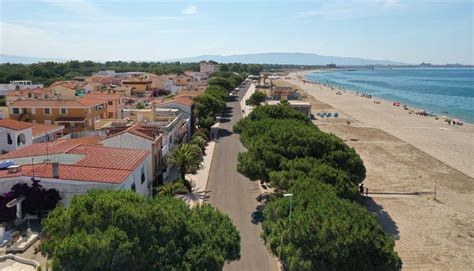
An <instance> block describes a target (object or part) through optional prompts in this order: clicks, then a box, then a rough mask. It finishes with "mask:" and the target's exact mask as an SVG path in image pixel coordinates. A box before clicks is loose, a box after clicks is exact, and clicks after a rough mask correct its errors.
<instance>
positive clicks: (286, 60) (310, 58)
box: [0, 53, 405, 66]
mask: <svg viewBox="0 0 474 271" xmlns="http://www.w3.org/2000/svg"><path fill="white" fill-rule="evenodd" d="M202 60H214V61H217V62H219V63H238V62H240V63H257V64H282V65H326V64H330V63H333V64H336V65H338V66H343V65H347V66H356V65H376V64H380V65H403V64H405V63H401V62H396V61H390V60H375V59H365V58H359V57H339V56H323V55H318V54H306V53H262V54H240V55H200V56H195V57H185V58H177V59H169V60H160V62H173V61H180V62H199V61H202ZM46 61H54V62H65V61H67V59H64V58H46V57H26V56H14V55H4V54H0V63H8V62H9V63H23V64H31V63H37V62H46ZM149 61H157V60H149Z"/></svg>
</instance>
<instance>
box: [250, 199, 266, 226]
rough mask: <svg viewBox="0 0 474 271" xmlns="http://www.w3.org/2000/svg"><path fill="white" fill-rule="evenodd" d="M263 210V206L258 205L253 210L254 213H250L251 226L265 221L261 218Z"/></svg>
mask: <svg viewBox="0 0 474 271" xmlns="http://www.w3.org/2000/svg"><path fill="white" fill-rule="evenodd" d="M264 208H265V204H260V205H258V206H257V208H255V211H253V212H252V214H251V215H250V218H251V221H252V223H253V224H260V223H262V222H263V220H265V218H264V216H263V209H264Z"/></svg>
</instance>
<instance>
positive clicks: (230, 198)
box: [207, 83, 278, 271]
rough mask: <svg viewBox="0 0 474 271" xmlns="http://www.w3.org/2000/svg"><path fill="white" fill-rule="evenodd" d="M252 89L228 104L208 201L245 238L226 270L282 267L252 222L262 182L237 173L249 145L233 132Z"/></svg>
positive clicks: (261, 269) (247, 87)
mask: <svg viewBox="0 0 474 271" xmlns="http://www.w3.org/2000/svg"><path fill="white" fill-rule="evenodd" d="M249 88H251V86H250V83H247V85H246V87H245V89H243V90H240V91H239V93H238V94H239V96H238V97H233V98H232V99H233V100H232V101H230V102H228V103H227V108H226V110H225V112H224V114H223V115H222V119H221V123H220V128H219V134H218V138H217V139H216V145H215V149H214V157H213V162H212V166H211V171H210V174H209V182H208V185H207V195H208V196H209V199H208V202H209V203H211V204H212V205H213V206H215V207H216V208H217V209H219V210H220V211H221V212H223V213H226V214H227V215H229V217H230V218H231V219H232V221H233V223H234V225H236V226H237V228H238V230H239V232H240V237H241V242H240V246H241V250H240V254H241V258H240V259H239V260H237V261H233V262H231V263H228V264H226V265H225V266H224V270H239V271H240V270H249V271H250V270H259V271H267V270H269V271H273V270H278V267H277V260H276V259H275V258H274V257H273V256H272V255H271V254H270V252H269V251H268V249H267V247H266V246H265V244H264V242H263V240H262V239H261V238H260V234H261V232H262V229H261V225H260V224H258V223H252V213H253V212H254V211H255V210H256V208H257V206H258V205H259V203H258V202H257V200H256V198H257V196H258V195H259V194H260V188H259V184H258V182H251V181H250V180H249V179H248V178H246V177H245V176H243V175H241V174H240V173H238V172H237V155H238V153H239V152H241V151H245V148H244V147H243V146H242V144H241V143H240V139H239V135H237V134H234V133H233V132H232V126H233V125H234V124H235V123H236V122H237V121H238V120H239V119H241V118H242V108H241V101H242V99H243V96H244V95H245V93H246V92H247V91H248V90H249Z"/></svg>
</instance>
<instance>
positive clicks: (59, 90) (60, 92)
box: [48, 81, 82, 98]
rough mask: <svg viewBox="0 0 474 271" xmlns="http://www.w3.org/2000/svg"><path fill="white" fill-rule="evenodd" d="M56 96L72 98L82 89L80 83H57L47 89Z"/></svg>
mask: <svg viewBox="0 0 474 271" xmlns="http://www.w3.org/2000/svg"><path fill="white" fill-rule="evenodd" d="M48 88H49V89H51V90H52V91H53V92H54V93H55V94H56V95H57V96H60V97H63V98H74V97H75V96H76V94H77V91H78V90H79V89H81V88H82V83H80V82H76V81H57V82H54V83H53V84H51V85H50V86H49V87H48Z"/></svg>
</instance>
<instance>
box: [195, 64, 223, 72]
mask: <svg viewBox="0 0 474 271" xmlns="http://www.w3.org/2000/svg"><path fill="white" fill-rule="evenodd" d="M219 68H220V66H219V64H216V63H213V62H211V61H209V62H206V61H203V62H201V63H199V71H200V72H202V73H207V74H213V73H215V72H217V71H219Z"/></svg>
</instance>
